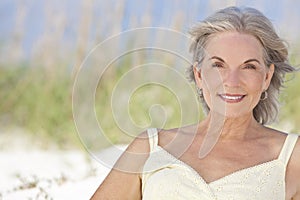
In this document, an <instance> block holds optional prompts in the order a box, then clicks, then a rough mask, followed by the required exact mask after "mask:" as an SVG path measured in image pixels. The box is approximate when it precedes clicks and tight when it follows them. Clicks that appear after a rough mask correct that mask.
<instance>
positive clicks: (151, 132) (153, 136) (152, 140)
mask: <svg viewBox="0 0 300 200" xmlns="http://www.w3.org/2000/svg"><path fill="white" fill-rule="evenodd" d="M147 134H148V137H149V145H150V152H152V151H153V149H154V148H155V147H156V146H157V145H158V132H157V129H156V128H149V129H147Z"/></svg>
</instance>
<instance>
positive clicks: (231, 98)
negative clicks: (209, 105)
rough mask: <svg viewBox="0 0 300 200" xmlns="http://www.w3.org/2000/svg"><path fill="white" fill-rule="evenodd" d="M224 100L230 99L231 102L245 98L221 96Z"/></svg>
mask: <svg viewBox="0 0 300 200" xmlns="http://www.w3.org/2000/svg"><path fill="white" fill-rule="evenodd" d="M221 96H222V97H223V98H224V99H229V100H238V99H241V98H243V96H227V95H221Z"/></svg>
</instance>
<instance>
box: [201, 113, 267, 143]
mask: <svg viewBox="0 0 300 200" xmlns="http://www.w3.org/2000/svg"><path fill="white" fill-rule="evenodd" d="M204 124H206V127H207V131H206V132H207V133H208V134H212V135H215V136H218V138H219V139H222V140H226V139H237V140H244V139H248V138H253V137H257V134H259V131H255V130H257V129H258V128H262V125H260V124H259V123H258V122H257V121H256V120H255V119H254V117H253V115H252V114H248V115H244V116H239V117H235V118H231V117H225V116H224V115H221V114H218V113H214V112H210V113H209V114H208V116H207V118H206V119H205V120H204Z"/></svg>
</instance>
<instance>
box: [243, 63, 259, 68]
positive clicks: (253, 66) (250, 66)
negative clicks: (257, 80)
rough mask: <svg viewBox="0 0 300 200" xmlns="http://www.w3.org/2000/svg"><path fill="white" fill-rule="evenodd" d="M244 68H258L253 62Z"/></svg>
mask: <svg viewBox="0 0 300 200" xmlns="http://www.w3.org/2000/svg"><path fill="white" fill-rule="evenodd" d="M244 68H245V69H256V66H255V65H252V64H247V65H245V67H244Z"/></svg>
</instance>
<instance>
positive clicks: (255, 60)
mask: <svg viewBox="0 0 300 200" xmlns="http://www.w3.org/2000/svg"><path fill="white" fill-rule="evenodd" d="M212 59H217V60H219V61H221V62H224V63H225V61H224V60H223V59H222V58H220V57H218V56H213V57H211V58H210V60H212ZM249 62H257V63H258V64H260V62H259V60H257V59H255V58H251V59H248V60H246V61H245V62H244V64H246V63H249Z"/></svg>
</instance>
